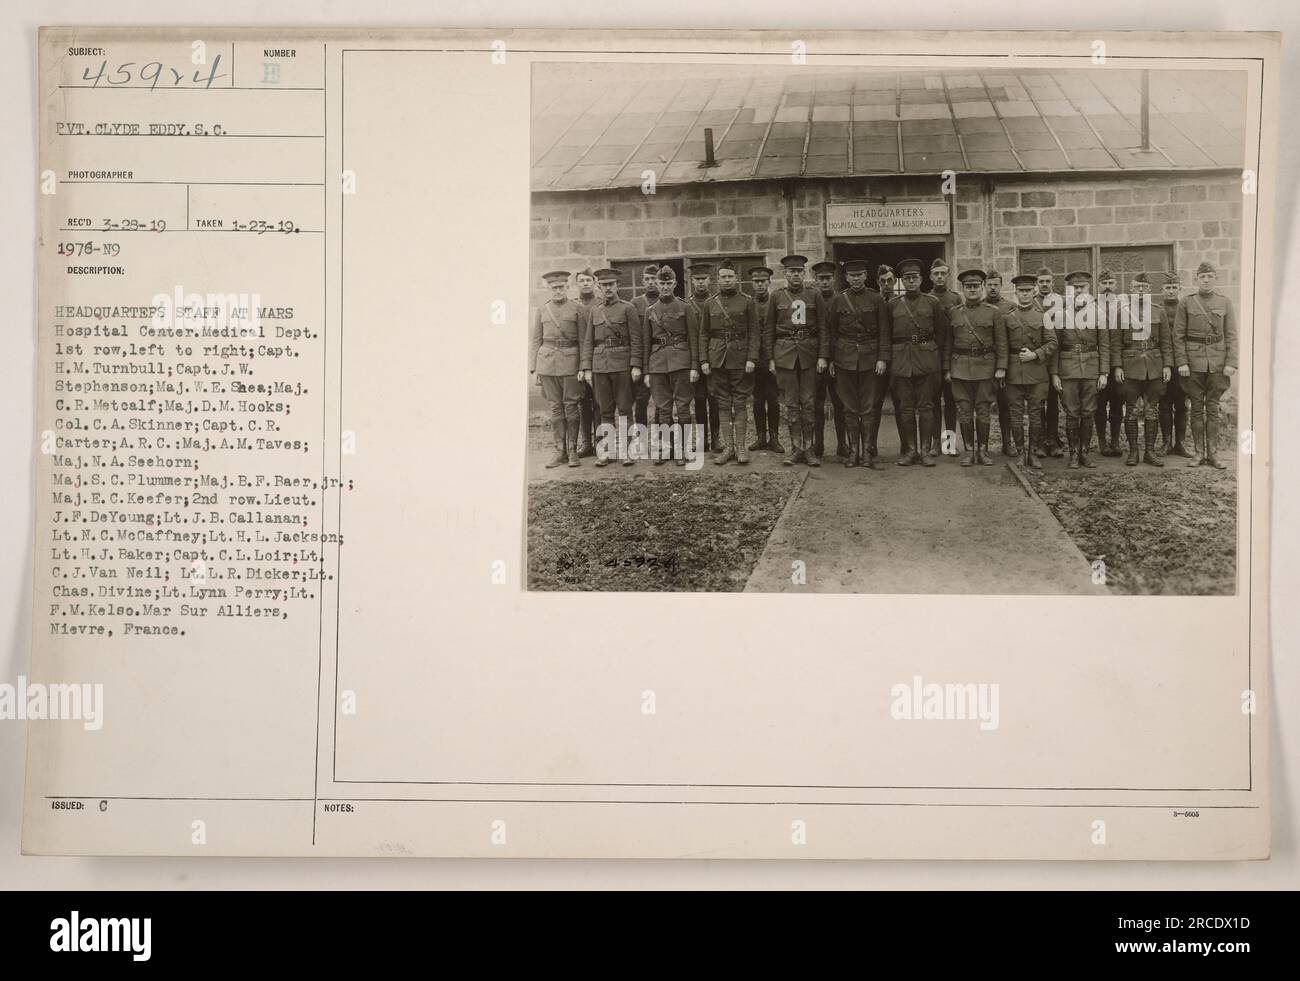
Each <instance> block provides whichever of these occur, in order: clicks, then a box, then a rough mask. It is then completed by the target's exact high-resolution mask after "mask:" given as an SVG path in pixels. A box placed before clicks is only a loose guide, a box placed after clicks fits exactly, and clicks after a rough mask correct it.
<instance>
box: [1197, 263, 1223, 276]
mask: <svg viewBox="0 0 1300 981" xmlns="http://www.w3.org/2000/svg"><path fill="white" fill-rule="evenodd" d="M1217 272H1218V270H1217V269H1215V268H1214V263H1212V262H1202V263H1201V264H1200V265H1199V266H1197V267H1196V275H1198V276H1199V275H1200V274H1201V273H1217Z"/></svg>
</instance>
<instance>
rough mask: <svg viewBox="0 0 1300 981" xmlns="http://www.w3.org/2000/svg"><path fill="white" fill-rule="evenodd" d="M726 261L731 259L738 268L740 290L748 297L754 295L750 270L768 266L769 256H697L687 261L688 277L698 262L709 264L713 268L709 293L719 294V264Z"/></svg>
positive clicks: (710, 275)
mask: <svg viewBox="0 0 1300 981" xmlns="http://www.w3.org/2000/svg"><path fill="white" fill-rule="evenodd" d="M724 259H730V260H731V264H732V265H733V266H735V267H736V276H737V277H738V278H739V280H740V290H741V292H742V293H744V294H745V295H746V296H750V295H752V294H753V287H752V286H751V285H750V283H749V270H750V269H752V268H753V267H754V266H765V265H767V261H766V260H767V256H765V255H695V256H690V257H688V258H687V259H686V275H687V276H688V277H689V276H690V274H691V272H690V270H691V266H692V265H694V264H695V263H697V262H704V263H708V264H709V265H710V266H712V267H713V272H712V273H710V274H709V292H710V293H716V292H718V272H717V268H718V263H720V262H722V260H724ZM688 288H689V287H688Z"/></svg>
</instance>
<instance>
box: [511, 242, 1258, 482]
mask: <svg viewBox="0 0 1300 981" xmlns="http://www.w3.org/2000/svg"><path fill="white" fill-rule="evenodd" d="M807 265H808V260H807V258H806V257H804V256H801V255H789V256H786V257H785V258H784V259H782V260H781V266H782V267H783V272H784V277H785V284H786V285H785V286H784V287H783V288H782V289H779V290H775V291H773V290H771V289H770V281H771V278H772V270H770V269H768V268H766V267H762V266H760V267H757V268H751V269H748V270H746V274H747V275H748V277H749V279H750V282H751V284H752V290H753V296H752V297H750V296H747V295H746V294H745V293H743V292H742V291H741V290H740V281H739V271H738V270H737V269H736V268H735V266H734V265H733V264H732V263H731V262H730V261H723V262H722V263H721V264H719V265H718V266H717V268H716V278H717V284H718V292H716V293H710V292H709V281H710V279H711V278H712V276H713V275H714V273H715V270H714V268H713V267H712V266H707V265H702V264H699V263H695V264H692V266H691V285H692V291H691V295H690V296H689V297H688V298H687V299H685V300H683V299H681V298H680V297H678V296H677V295H676V292H675V291H676V286H677V282H676V274H675V273H674V272H673V270H672V268H671V267H669V266H662V267H661V266H658V265H648V266H646V267H645V269H644V270H643V280H642V282H643V285H644V287H645V294H644V295H642V296H638V297H636V299H635V300H632V301H630V302H629V301H626V300H623V299H620V298H619V295H618V288H619V281H620V274H619V273H618V272H617V271H615V270H613V269H602V270H599V271H597V272H592V271H590V270H586V271H584V272H582V273H579V274H578V276H577V279H578V284H577V285H578V290H579V297H578V299H577V300H576V301H575V300H574V299H572V298H570V296H569V280H570V278H571V277H570V273H568V272H563V271H560V272H551V273H547V274H545V276H543V279H544V280H545V281H546V284H547V286H548V288H549V290H550V292H551V298H550V299H549V300H548V301H547V302H546V303H545V304H543V306H542V307H541V308H540V309H539V310H538V312H537V315H536V317H535V318H534V321H533V325H532V334H531V339H530V340H531V348H530V360H529V364H530V366H531V370H532V372H533V373H535V375H537V376H538V378H539V381H540V384H541V386H542V390H543V393H544V395H545V397H546V399H547V401H548V403H549V406H550V413H551V427H552V434H553V438H554V444H555V454H554V456H553V457H552V458H551V459H550V460H549V461H548V462H547V466H548V467H556V466H561V465H564V464H566V463H567V464H568V465H569V466H571V467H575V466H579V465H580V464H579V459H580V458H581V457H583V456H588V455H597V456H598V459H597V461H596V465H597V466H605V465H606V464H607V463H608V462H609V461H608V460H607V459H605V458H604V457H603V455H599V454H596V453H595V451H594V449H593V448H592V447H593V443H592V438H591V427H592V423H593V421H594V420H596V419H598V420H599V421H601V422H604V423H608V424H610V425H611V426H614V427H615V428H616V429H617V428H618V425H619V417H622V418H623V419H624V420H630V419H635V421H636V422H638V423H641V424H643V425H644V424H646V423H647V422H651V423H659V424H661V425H663V424H671V423H674V422H675V423H677V424H679V426H682V427H684V426H686V425H687V424H690V423H692V422H695V421H698V423H699V424H700V425H701V426H706V427H707V433H708V435H706V441H707V445H708V446H710V447H711V448H712V449H713V450H714V451H715V452H716V453H717V456H716V457H715V458H714V462H715V463H718V464H724V463H727V462H728V461H734V462H736V463H747V462H749V451H755V450H770V451H774V452H777V453H784V460H783V462H784V463H785V464H786V465H787V466H793V465H794V464H796V463H801V462H802V463H806V464H807V465H808V466H812V467H816V466H820V465H821V457H822V455H823V442H822V439H823V436H822V433H823V430H824V426H825V422H824V420H825V414H824V413H825V402H826V397H827V395H829V396H830V399H831V402H832V406H833V411H834V417H835V433H836V439H837V443H838V444H839V445H838V447H837V451H836V452H837V456H838V457H839V458H840V459H841V460H842V461H843V463H844V465H845V466H847V467H855V466H864V467H870V468H871V469H880V466H881V465H880V462H879V458H878V453H877V434H878V432H879V429H880V416H881V407H882V406H883V404H884V399H885V397H886V395H888V396H889V397H890V398H891V399H892V402H893V407H894V418H895V421H896V423H897V426H898V437H899V444H900V446H901V452H900V455H899V459H898V461H897V464H898V466H911V465H914V464H921V465H922V466H928V467H932V466H934V465H935V457H937V456H939V455H940V454H941V453H943V454H950V455H953V456H955V455H957V449H956V446H955V445H954V443H955V440H953V439H944V438H942V437H943V434H944V432H945V429H944V424H945V422H946V424H947V428H946V431H947V432H952V431H953V427H954V424H955V423H958V422H959V423H960V426H961V435H962V440H963V445H964V454H963V455H962V460H961V463H962V465H963V466H970V465H973V464H978V463H983V464H992V463H993V459H992V455H991V453H990V451H989V446H988V442H989V428H990V414H991V410H992V406H993V405H994V404H996V405H997V406H998V413H999V421H1000V425H1001V430H1002V450H1003V452H1004V453H1005V454H1006V455H1007V456H1017V457H1021V458H1022V461H1023V463H1024V464H1025V465H1026V466H1029V467H1039V466H1040V463H1039V460H1038V458H1039V456H1044V455H1045V456H1051V457H1059V456H1061V441H1060V431H1059V407H1060V406H1061V405H1063V406H1064V407H1065V415H1066V422H1065V444H1066V447H1067V449H1068V459H1069V466H1070V467H1071V468H1077V467H1080V466H1083V467H1093V466H1096V464H1095V463H1094V462H1093V461H1090V460H1089V459H1088V453H1089V449H1090V446H1091V442H1092V437H1093V432H1094V427H1095V430H1096V433H1097V439H1098V443H1099V445H1100V448H1101V452H1102V453H1103V454H1104V455H1108V456H1112V455H1113V456H1121V455H1123V453H1122V451H1121V450H1120V449H1119V446H1118V443H1119V430H1120V428H1121V425H1122V426H1123V428H1124V430H1125V434H1126V436H1127V439H1128V447H1129V453H1128V459H1127V461H1126V462H1127V463H1128V464H1130V465H1137V464H1138V463H1139V462H1145V463H1147V464H1150V465H1151V466H1156V467H1162V466H1164V461H1163V459H1162V458H1163V457H1165V456H1166V455H1169V454H1173V455H1177V456H1181V457H1186V458H1189V459H1190V461H1191V462H1190V464H1189V465H1190V466H1201V465H1208V466H1211V467H1217V468H1219V469H1223V468H1224V466H1225V465H1224V464H1223V463H1221V462H1219V460H1218V459H1217V457H1216V447H1217V442H1218V430H1219V400H1220V398H1221V397H1222V395H1223V393H1224V392H1226V391H1227V390H1228V387H1229V384H1230V382H1229V379H1230V377H1231V376H1232V375H1233V374H1234V373H1235V372H1236V370H1237V321H1236V315H1235V313H1234V311H1233V307H1232V304H1231V302H1230V301H1229V300H1228V298H1227V297H1225V296H1224V295H1223V294H1221V293H1219V292H1218V291H1217V290H1216V289H1215V282H1216V272H1215V269H1214V267H1213V266H1212V265H1211V264H1209V263H1204V262H1203V263H1201V265H1200V266H1199V267H1198V268H1197V270H1196V287H1197V288H1196V291H1195V292H1192V293H1188V294H1186V295H1180V284H1179V280H1178V277H1177V274H1164V278H1163V283H1162V288H1163V293H1164V295H1163V301H1161V299H1159V298H1155V297H1153V298H1152V300H1151V301H1149V302H1148V303H1143V304H1142V305H1143V306H1144V307H1149V312H1148V313H1146V314H1145V317H1146V320H1145V321H1139V320H1138V319H1137V312H1136V311H1135V310H1134V309H1132V298H1131V297H1121V296H1119V295H1118V294H1116V293H1115V277H1114V276H1113V275H1112V274H1111V273H1110V272H1108V271H1102V273H1101V274H1100V275H1099V276H1098V286H1099V292H1098V294H1097V295H1096V296H1093V295H1092V289H1091V287H1092V277H1091V275H1090V274H1089V273H1087V272H1073V273H1070V274H1069V275H1068V276H1067V277H1066V283H1067V287H1068V289H1067V294H1066V296H1065V297H1062V296H1060V295H1058V294H1056V293H1055V292H1054V290H1053V284H1054V276H1053V273H1052V272H1051V270H1049V269H1046V268H1044V269H1040V270H1038V272H1037V273H1036V274H1034V275H1020V276H1015V277H1013V278H1012V280H1011V283H1012V286H1013V287H1014V293H1013V297H1011V298H1008V297H1006V296H1004V295H1003V294H1002V290H1001V286H1002V283H1001V277H1000V276H999V274H998V273H997V272H985V271H983V270H980V269H971V270H967V271H965V272H962V273H961V274H960V275H959V276H958V277H957V279H958V281H959V283H960V284H961V291H960V292H955V291H952V290H949V289H948V288H947V281H948V267H947V265H946V264H945V263H944V262H943V260H935V262H934V263H933V264H932V265H931V267H930V278H931V282H932V284H933V288H932V290H931V291H930V292H928V293H922V292H921V270H922V263H921V262H920V261H919V260H915V259H908V260H904V261H903V262H900V263H898V266H897V268H896V270H895V269H891V268H890V267H889V266H880V267H879V268H878V269H877V277H876V288H875V289H872V288H870V287H868V286H867V271H868V267H867V263H865V262H862V261H856V260H855V261H850V262H846V263H844V266H843V273H844V276H845V279H846V281H847V283H848V288H847V289H845V290H843V291H842V292H836V290H835V288H834V281H835V273H836V266H835V264H834V263H831V262H819V263H817V264H815V265H814V266H813V267H812V272H813V274H814V276H815V277H816V280H817V284H816V286H808V285H805V269H806V268H807ZM895 273H897V276H898V278H899V279H901V281H902V285H903V292H902V293H901V294H896V289H895V284H894V276H895ZM1156 275H1160V274H1156ZM1152 286H1153V284H1152V282H1151V279H1150V277H1148V276H1147V275H1146V274H1144V273H1139V274H1138V275H1137V276H1136V277H1135V278H1134V288H1135V290H1136V291H1137V292H1138V293H1140V294H1144V293H1149V292H1150V291H1151V289H1152ZM1054 310H1055V311H1056V312H1057V313H1056V315H1055V316H1053V311H1054ZM751 397H752V398H753V400H754V422H755V427H756V430H757V438H756V439H755V440H754V441H753V442H752V443H751V442H748V417H749V407H750V400H751ZM651 398H653V402H654V404H653V413H652V414H653V418H649V415H651V413H650V412H648V411H647V410H648V409H649V402H650V399H651ZM1189 400H1190V419H1191V428H1192V433H1193V437H1194V440H1195V447H1196V452H1195V453H1193V452H1190V451H1189V450H1187V449H1186V448H1185V446H1184V439H1185V433H1186V427H1187V418H1188V415H1189V412H1188V402H1189ZM781 417H784V419H785V422H786V426H787V432H788V437H789V441H790V442H789V446H788V447H783V446H782V445H781V443H780V440H779V438H778V429H779V419H780V418H781ZM1026 419H1027V420H1028V435H1027V437H1026V434H1025V421H1026ZM1139 420H1143V421H1144V427H1143V428H1144V432H1143V433H1142V436H1143V437H1144V442H1143V441H1140V440H1139V431H1138V430H1139ZM1107 422H1109V423H1110V439H1109V443H1108V442H1107V440H1106V423H1107ZM1157 430H1159V432H1160V433H1161V434H1162V445H1161V447H1160V448H1157V447H1156V436H1157ZM665 431H667V430H665ZM665 449H666V450H670V449H671V447H665ZM668 455H673V454H671V453H669V454H668ZM675 455H676V458H677V462H678V463H684V462H685V460H684V458H683V455H682V453H681V452H680V451H678V452H677V453H676V454H675ZM655 462H656V463H662V462H664V461H663V459H662V458H656V459H655ZM623 463H624V465H629V466H630V465H632V463H633V460H632V459H631V458H630V457H628V458H626V459H624V460H623Z"/></svg>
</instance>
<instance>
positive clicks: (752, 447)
mask: <svg viewBox="0 0 1300 981" xmlns="http://www.w3.org/2000/svg"><path fill="white" fill-rule="evenodd" d="M737 449H739V444H737ZM765 449H767V440H765V439H764V438H763V434H762V433H759V434H758V435H757V436H755V437H754V442H752V443H750V444H749V452H751V453H757V452H758V451H759V450H765Z"/></svg>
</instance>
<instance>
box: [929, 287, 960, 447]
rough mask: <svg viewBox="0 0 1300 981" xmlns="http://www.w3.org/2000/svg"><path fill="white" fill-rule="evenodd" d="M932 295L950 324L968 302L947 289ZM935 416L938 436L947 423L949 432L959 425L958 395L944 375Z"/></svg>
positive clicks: (938, 391)
mask: <svg viewBox="0 0 1300 981" xmlns="http://www.w3.org/2000/svg"><path fill="white" fill-rule="evenodd" d="M930 295H931V296H933V297H934V298H935V299H936V300H938V301H939V302H940V303H942V304H943V306H944V309H945V310H947V311H948V318H949V322H951V320H952V313H953V310H955V309H956V308H957V307H960V306H961V305H962V304H964V303H965V302H966V298H965V297H964V296H962V294H961V293H959V292H957V291H956V290H950V289H947V288H945V289H944V291H943V292H942V293H936V292H934V291H931V293H930ZM945 370H946V369H945ZM954 377H956V376H954ZM933 416H934V434H935V435H936V436H938V435H939V434H940V433H942V432H943V431H944V423H947V428H948V429H949V430H951V429H952V428H953V427H954V426H955V425H956V424H957V394H956V392H954V391H953V387H952V382H950V381H948V380H947V379H946V378H944V377H943V376H942V375H940V376H939V388H938V389H937V390H936V391H935V393H934V410H933Z"/></svg>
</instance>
